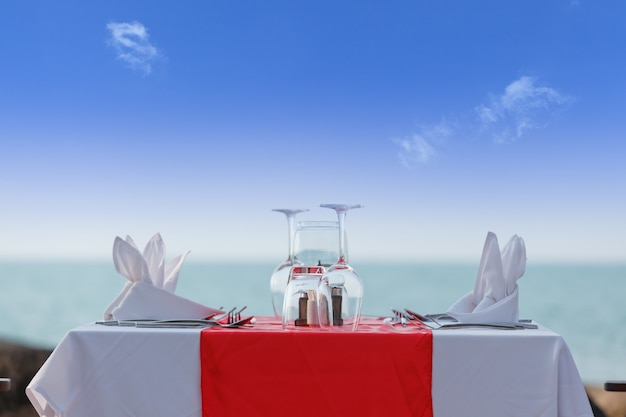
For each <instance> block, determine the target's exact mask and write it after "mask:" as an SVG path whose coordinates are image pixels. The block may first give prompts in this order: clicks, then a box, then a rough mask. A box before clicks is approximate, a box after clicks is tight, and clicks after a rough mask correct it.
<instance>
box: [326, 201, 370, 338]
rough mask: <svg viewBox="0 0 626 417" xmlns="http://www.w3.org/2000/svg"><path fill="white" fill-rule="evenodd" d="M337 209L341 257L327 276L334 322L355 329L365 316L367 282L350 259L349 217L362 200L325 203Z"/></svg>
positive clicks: (340, 326)
mask: <svg viewBox="0 0 626 417" xmlns="http://www.w3.org/2000/svg"><path fill="white" fill-rule="evenodd" d="M320 207H324V208H329V209H333V210H335V212H336V213H337V219H338V220H339V259H338V260H337V262H336V263H335V264H334V265H332V266H331V267H330V268H328V269H327V270H326V272H325V274H324V278H325V279H327V280H328V284H329V285H330V288H331V297H332V303H333V326H334V327H335V328H342V327H343V328H344V329H346V330H352V331H355V330H356V329H357V328H358V326H359V320H360V319H361V304H362V302H363V282H362V281H361V278H360V277H359V275H358V274H357V273H356V271H355V270H354V268H352V267H351V266H350V265H348V261H347V259H346V239H345V220H346V213H347V212H348V210H351V209H356V208H361V207H363V205H361V204H321V205H320Z"/></svg>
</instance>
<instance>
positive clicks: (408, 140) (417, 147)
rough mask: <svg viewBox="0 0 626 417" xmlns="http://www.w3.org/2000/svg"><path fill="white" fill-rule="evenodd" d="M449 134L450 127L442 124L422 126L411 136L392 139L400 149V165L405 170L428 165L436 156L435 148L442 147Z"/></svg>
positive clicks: (450, 131)
mask: <svg viewBox="0 0 626 417" xmlns="http://www.w3.org/2000/svg"><path fill="white" fill-rule="evenodd" d="M451 134H452V129H451V128H450V126H449V125H448V124H447V123H445V122H442V123H440V124H438V125H434V126H423V127H422V128H421V129H420V131H419V133H416V134H414V135H413V136H409V137H404V138H400V139H394V140H393V142H394V143H395V144H396V145H397V146H398V147H399V148H400V149H399V150H398V159H399V160H400V163H401V164H402V165H404V166H405V167H407V168H411V167H412V166H414V165H416V164H418V165H424V164H427V163H429V162H430V161H431V160H432V159H433V158H435V157H436V156H437V154H438V152H437V150H436V147H438V146H440V145H442V144H443V143H444V142H445V141H446V140H447V139H448V137H449V136H450V135H451Z"/></svg>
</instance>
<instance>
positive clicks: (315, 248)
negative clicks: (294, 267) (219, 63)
mask: <svg viewBox="0 0 626 417" xmlns="http://www.w3.org/2000/svg"><path fill="white" fill-rule="evenodd" d="M293 252H294V259H295V261H296V263H297V264H301V265H308V266H316V265H317V266H323V267H325V268H328V267H329V266H331V265H332V264H334V263H335V261H337V259H338V258H339V222H336V221H317V220H312V221H300V222H297V223H296V229H295V232H294V242H293Z"/></svg>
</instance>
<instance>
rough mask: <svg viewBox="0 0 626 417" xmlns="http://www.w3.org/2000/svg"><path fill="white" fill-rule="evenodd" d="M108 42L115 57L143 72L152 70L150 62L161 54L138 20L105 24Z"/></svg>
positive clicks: (146, 73)
mask: <svg viewBox="0 0 626 417" xmlns="http://www.w3.org/2000/svg"><path fill="white" fill-rule="evenodd" d="M107 29H108V30H109V35H110V37H109V39H108V43H109V45H111V46H112V47H113V48H114V49H115V51H116V53H117V59H119V60H120V61H122V62H124V63H125V64H126V65H128V66H129V67H130V68H132V69H134V70H138V71H141V72H143V73H144V74H145V75H148V74H150V72H151V71H152V64H153V63H154V62H155V61H156V60H157V59H158V58H159V57H160V56H161V52H160V51H159V50H158V49H157V48H156V47H155V46H154V45H152V44H151V43H150V37H149V35H148V30H147V29H146V27H145V26H144V25H142V24H141V23H139V22H131V23H118V22H111V23H109V24H107Z"/></svg>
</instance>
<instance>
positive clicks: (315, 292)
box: [282, 266, 333, 330]
mask: <svg viewBox="0 0 626 417" xmlns="http://www.w3.org/2000/svg"><path fill="white" fill-rule="evenodd" d="M323 274H324V267H322V266H293V267H291V271H290V275H289V283H288V284H287V288H286V289H285V299H284V302H283V314H282V323H283V329H289V330H301V329H328V328H330V327H332V323H333V321H332V317H333V311H332V303H331V302H330V300H331V291H330V287H329V285H328V280H326V279H325V278H324V277H323Z"/></svg>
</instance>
